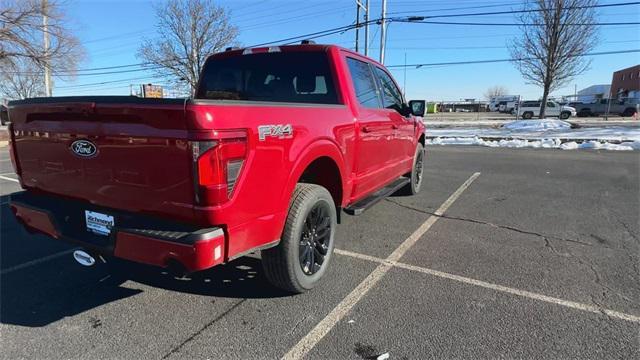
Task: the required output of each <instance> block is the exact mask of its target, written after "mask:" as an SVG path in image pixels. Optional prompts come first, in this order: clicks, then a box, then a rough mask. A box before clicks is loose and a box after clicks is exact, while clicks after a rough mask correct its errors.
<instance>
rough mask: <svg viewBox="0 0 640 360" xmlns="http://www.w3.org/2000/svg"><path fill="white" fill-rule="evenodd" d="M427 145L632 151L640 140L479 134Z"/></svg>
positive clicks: (431, 142) (638, 145)
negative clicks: (617, 141) (488, 137)
mask: <svg viewBox="0 0 640 360" xmlns="http://www.w3.org/2000/svg"><path fill="white" fill-rule="evenodd" d="M426 144H427V145H478V146H487V147H506V148H538V149H540V148H542V149H562V150H576V149H596V150H617V151H631V150H640V141H627V142H623V143H621V144H612V143H608V142H606V141H605V142H600V141H585V142H583V143H581V144H578V143H577V142H575V141H570V142H565V143H562V141H561V140H560V139H558V138H549V139H539V140H528V139H503V140H483V139H481V138H479V137H477V136H474V137H438V138H435V139H427V140H426Z"/></svg>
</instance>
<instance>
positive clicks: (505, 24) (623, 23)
mask: <svg viewBox="0 0 640 360" xmlns="http://www.w3.org/2000/svg"><path fill="white" fill-rule="evenodd" d="M393 21H394V22H409V23H412V24H433V25H470V26H541V25H543V24H532V23H524V24H523V23H479V22H452V21H428V20H427V21H422V20H411V19H402V20H393ZM561 25H562V26H624V25H640V22H606V23H564V24H561Z"/></svg>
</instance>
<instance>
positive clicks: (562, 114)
mask: <svg viewBox="0 0 640 360" xmlns="http://www.w3.org/2000/svg"><path fill="white" fill-rule="evenodd" d="M569 116H571V113H568V112H566V111H565V112H562V113H560V119H562V120H567V119H568V118H569Z"/></svg>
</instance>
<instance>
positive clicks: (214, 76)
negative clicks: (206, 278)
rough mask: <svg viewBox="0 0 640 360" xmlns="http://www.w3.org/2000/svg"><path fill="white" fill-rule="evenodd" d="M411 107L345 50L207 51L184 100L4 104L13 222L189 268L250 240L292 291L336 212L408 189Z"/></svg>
mask: <svg viewBox="0 0 640 360" xmlns="http://www.w3.org/2000/svg"><path fill="white" fill-rule="evenodd" d="M424 111H425V102H424V101H412V102H409V103H408V104H407V103H406V102H405V100H404V98H403V95H402V92H401V91H400V88H399V87H398V86H397V84H396V82H395V81H394V80H393V78H392V76H391V73H390V72H389V71H388V70H387V69H385V67H384V66H383V65H381V64H379V63H378V62H376V61H374V60H372V59H370V58H367V57H364V56H362V55H360V54H359V53H357V52H353V51H350V50H347V49H344V48H340V47H337V46H327V45H311V44H306V45H293V46H280V47H268V48H267V47H264V48H249V49H240V50H229V51H226V52H222V53H218V54H214V55H212V56H210V57H209V58H208V59H207V61H206V63H205V64H204V68H203V70H202V73H201V74H200V81H199V83H198V87H197V91H196V93H195V97H194V98H193V99H188V100H183V99H149V98H135V97H129V96H107V97H58V98H37V99H27V100H22V101H15V102H12V103H11V104H10V110H9V115H10V117H11V120H12V124H11V125H10V128H11V131H10V133H11V146H10V151H11V153H12V159H14V160H15V164H14V166H15V171H16V173H17V175H18V177H19V180H20V185H21V186H22V187H23V189H25V191H24V192H22V193H20V194H16V195H13V196H12V197H11V203H10V206H11V208H12V210H13V213H14V214H15V216H16V217H17V219H18V220H19V221H20V222H21V223H22V224H23V225H24V226H25V227H26V228H27V229H28V230H30V231H35V232H40V233H44V234H47V235H49V236H51V237H53V238H56V239H59V240H64V241H69V242H72V243H75V244H77V245H79V246H80V247H82V248H83V249H84V250H82V251H76V252H75V253H74V257H75V258H76V260H77V261H78V262H80V263H82V264H85V265H91V264H93V263H94V262H95V261H97V259H99V257H98V255H100V256H101V257H103V258H105V259H107V261H109V259H112V258H120V259H126V260H130V261H135V262H139V263H145V264H150V265H156V266H162V267H169V268H179V269H180V268H181V269H184V270H185V271H188V272H193V271H198V270H203V269H207V268H210V267H212V266H216V265H219V264H222V263H226V262H229V261H231V260H232V259H235V258H238V257H240V256H243V255H245V254H248V253H250V252H254V251H257V250H261V252H262V255H261V258H262V262H263V265H264V271H265V274H266V277H267V279H268V280H270V281H271V282H272V283H273V284H274V285H275V286H277V287H280V288H282V289H285V290H287V291H291V292H303V291H306V290H309V289H311V288H313V287H314V286H315V285H316V284H317V283H318V281H319V280H320V279H321V278H322V277H323V276H324V275H325V272H326V271H327V267H328V266H329V264H330V263H331V260H332V254H333V249H334V246H335V241H334V233H335V230H336V226H337V223H338V222H339V220H340V214H341V212H342V210H344V211H345V212H346V213H347V214H352V215H358V214H360V213H361V212H362V211H364V210H365V209H367V208H368V207H370V206H372V205H373V204H375V203H376V202H377V201H378V200H380V199H382V198H384V197H385V196H388V195H390V194H391V193H393V192H395V191H396V190H398V189H402V190H403V191H405V192H406V193H408V194H415V193H417V192H419V191H420V188H421V185H422V179H423V169H424V166H425V164H424V159H425V155H424V144H425V135H424V125H423V123H422V122H421V121H418V119H417V118H416V117H417V116H423V115H424ZM35 113H37V114H38V116H37V117H33V115H34V114H35ZM38 119H46V121H40V120H38ZM45 164H48V165H46V166H44V165H45Z"/></svg>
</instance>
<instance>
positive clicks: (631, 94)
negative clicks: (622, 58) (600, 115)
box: [611, 65, 640, 99]
mask: <svg viewBox="0 0 640 360" xmlns="http://www.w3.org/2000/svg"><path fill="white" fill-rule="evenodd" d="M611 97H612V98H614V99H615V98H618V99H623V98H640V65H636V66H632V67H630V68H626V69H622V70H618V71H616V72H614V73H613V78H612V79H611Z"/></svg>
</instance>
